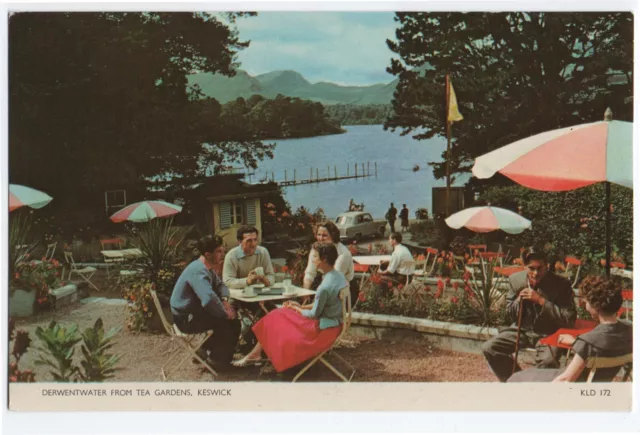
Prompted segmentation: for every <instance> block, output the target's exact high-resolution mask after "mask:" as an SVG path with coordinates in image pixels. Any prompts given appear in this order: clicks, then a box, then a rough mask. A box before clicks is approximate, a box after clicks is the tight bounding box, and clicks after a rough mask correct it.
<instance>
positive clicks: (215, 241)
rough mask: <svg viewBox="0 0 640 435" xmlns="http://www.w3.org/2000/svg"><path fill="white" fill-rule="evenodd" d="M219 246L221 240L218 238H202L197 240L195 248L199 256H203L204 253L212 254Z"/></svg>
mask: <svg viewBox="0 0 640 435" xmlns="http://www.w3.org/2000/svg"><path fill="white" fill-rule="evenodd" d="M220 246H222V238H221V237H220V236H204V237H203V238H201V239H200V240H198V244H197V246H196V248H197V250H198V253H199V254H200V255H204V253H205V252H214V251H215V250H216V249H218V248H219V247H220Z"/></svg>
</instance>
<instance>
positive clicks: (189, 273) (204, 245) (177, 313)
mask: <svg viewBox="0 0 640 435" xmlns="http://www.w3.org/2000/svg"><path fill="white" fill-rule="evenodd" d="M197 247H198V252H199V253H200V258H198V259H196V260H194V261H192V262H191V264H189V265H188V266H187V267H186V268H185V269H184V271H183V272H182V274H181V275H180V277H179V278H178V281H177V282H176V285H175V287H174V288H173V293H171V301H170V303H171V312H172V313H173V321H174V323H175V324H176V326H177V327H178V329H180V331H182V332H184V333H187V334H193V333H199V332H205V331H209V330H213V331H214V334H213V335H212V336H211V337H210V338H209V339H208V340H207V341H206V342H205V343H204V344H203V345H202V349H203V350H204V351H205V352H208V359H209V361H210V362H211V363H212V364H213V365H214V366H215V368H217V369H221V368H222V369H224V368H227V367H230V362H231V360H232V359H233V353H234V351H235V348H236V345H237V344H238V338H239V336H240V321H239V320H238V319H237V317H236V312H235V310H234V309H233V307H232V306H231V305H230V304H229V289H228V288H227V286H226V285H225V284H224V283H223V282H222V280H221V279H220V277H219V276H218V275H217V274H216V273H215V272H214V271H213V267H214V265H215V264H216V263H218V262H219V261H221V260H222V258H223V257H224V246H223V245H222V239H221V238H220V237H217V236H216V237H214V236H205V237H203V238H202V239H200V240H199V241H198V246H197Z"/></svg>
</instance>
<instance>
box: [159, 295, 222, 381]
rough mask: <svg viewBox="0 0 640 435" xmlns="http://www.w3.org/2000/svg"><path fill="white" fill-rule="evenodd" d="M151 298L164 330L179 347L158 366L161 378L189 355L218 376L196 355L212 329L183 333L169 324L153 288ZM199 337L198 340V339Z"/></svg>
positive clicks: (211, 333)
mask: <svg viewBox="0 0 640 435" xmlns="http://www.w3.org/2000/svg"><path fill="white" fill-rule="evenodd" d="M151 298H152V299H153V305H155V307H156V312H157V313H158V316H160V320H161V321H162V326H164V329H165V331H167V334H169V337H171V341H177V342H178V344H180V346H182V347H181V348H178V349H176V350H175V351H174V352H173V353H172V354H171V356H169V359H168V360H167V361H165V363H164V364H163V365H162V367H160V373H161V374H162V380H163V381H166V380H167V378H168V377H169V375H170V374H171V373H173V372H174V371H176V370H177V369H178V368H179V367H180V366H181V365H182V364H184V362H185V361H187V360H188V359H189V357H192V358H195V359H196V360H198V362H199V363H200V364H202V365H203V366H204V368H206V369H207V370H209V371H210V372H211V374H212V375H213V376H214V377H215V376H218V373H216V371H215V370H214V369H213V368H212V367H211V366H210V365H209V364H207V362H206V361H205V360H203V359H202V358H201V357H200V355H198V350H200V348H201V347H202V345H203V344H204V342H205V341H207V339H209V337H211V335H213V331H207V332H203V333H198V334H185V333H184V332H182V331H180V330H179V329H178V327H177V326H176V325H175V324H171V323H170V322H169V321H168V320H167V317H166V316H165V315H164V311H162V305H160V299H158V294H157V293H156V291H155V290H151ZM198 338H200V340H198ZM184 353H186V356H185V357H184V358H182V359H181V360H180V362H179V363H178V364H176V365H174V366H173V368H172V369H171V370H169V371H166V370H167V368H168V366H169V365H170V364H171V363H172V362H173V361H174V360H175V359H176V357H177V356H179V355H181V354H184Z"/></svg>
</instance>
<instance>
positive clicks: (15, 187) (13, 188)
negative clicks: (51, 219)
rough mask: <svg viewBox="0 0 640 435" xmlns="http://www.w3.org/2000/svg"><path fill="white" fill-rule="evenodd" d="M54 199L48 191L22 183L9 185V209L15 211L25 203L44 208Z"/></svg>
mask: <svg viewBox="0 0 640 435" xmlns="http://www.w3.org/2000/svg"><path fill="white" fill-rule="evenodd" d="M52 199H53V198H51V197H50V196H49V195H47V194H46V193H44V192H40V191H39V190H36V189H32V188H30V187H26V186H21V185H20V184H10V185H9V211H14V210H15V209H17V208H20V207H22V206H25V205H26V206H28V207H31V208H42V207H44V206H45V205H47V204H49V202H51V200H52Z"/></svg>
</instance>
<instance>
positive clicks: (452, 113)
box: [447, 80, 463, 124]
mask: <svg viewBox="0 0 640 435" xmlns="http://www.w3.org/2000/svg"><path fill="white" fill-rule="evenodd" d="M462 119H463V118H462V115H461V114H460V112H459V111H458V99H457V98H456V93H455V92H454V90H453V84H452V83H451V80H449V112H448V113H447V122H449V124H452V123H454V122H456V121H462Z"/></svg>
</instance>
